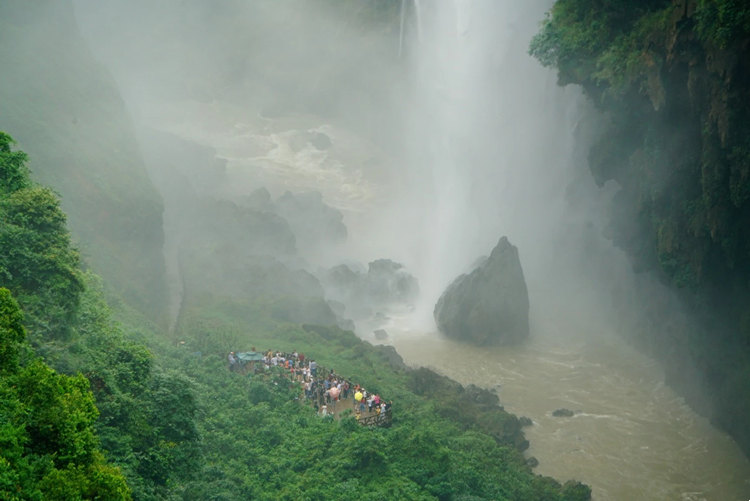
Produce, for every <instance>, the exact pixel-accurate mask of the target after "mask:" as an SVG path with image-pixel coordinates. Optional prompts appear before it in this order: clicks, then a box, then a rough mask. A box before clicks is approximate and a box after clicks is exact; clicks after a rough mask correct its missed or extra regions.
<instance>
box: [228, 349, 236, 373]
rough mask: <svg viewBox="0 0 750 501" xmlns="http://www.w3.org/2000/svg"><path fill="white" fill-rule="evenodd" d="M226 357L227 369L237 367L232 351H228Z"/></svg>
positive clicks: (232, 369) (231, 369)
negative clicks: (227, 361)
mask: <svg viewBox="0 0 750 501" xmlns="http://www.w3.org/2000/svg"><path fill="white" fill-rule="evenodd" d="M227 359H228V360H229V370H230V371H234V370H236V368H237V358H236V357H235V356H234V352H233V351H230V352H229V356H227Z"/></svg>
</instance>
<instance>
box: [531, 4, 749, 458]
mask: <svg viewBox="0 0 750 501" xmlns="http://www.w3.org/2000/svg"><path fill="white" fill-rule="evenodd" d="M749 43H750V8H748V6H747V5H746V2H741V1H738V0H720V1H717V0H701V1H698V2H697V3H691V2H687V3H686V2H678V1H669V0H641V1H638V2H625V1H607V2H599V1H593V0H558V1H557V2H556V3H555V4H554V6H553V7H552V9H551V10H550V12H549V13H548V15H547V18H546V20H545V21H544V22H543V24H542V26H541V30H540V32H539V33H538V34H537V35H536V36H535V37H534V39H533V41H532V42H531V46H530V53H531V54H532V55H534V56H535V57H537V58H538V59H539V61H540V62H541V63H542V64H544V65H546V66H554V67H556V68H557V70H558V75H559V83H560V84H563V85H564V84H569V83H573V84H578V85H581V87H582V88H583V90H584V92H585V93H586V94H587V95H588V96H589V97H591V99H592V101H593V102H594V103H595V104H596V105H597V106H598V107H599V108H600V109H601V110H602V111H603V112H604V114H605V117H606V121H607V124H606V127H604V128H603V131H602V133H601V135H600V137H599V138H598V140H597V141H596V143H595V144H594V145H593V147H592V148H591V151H590V153H589V165H590V168H591V171H592V173H593V175H594V178H595V179H596V181H597V182H598V183H599V184H604V183H605V182H607V181H610V180H614V181H616V182H617V184H618V185H619V187H620V190H619V193H618V194H617V196H616V197H615V199H614V202H613V205H612V210H611V218H610V221H611V228H610V231H609V234H611V235H612V238H613V240H614V242H615V243H616V244H617V245H618V246H620V247H622V248H623V249H624V250H625V251H627V252H628V254H629V256H630V258H631V260H632V262H633V264H634V267H635V269H636V270H638V271H651V272H655V273H656V274H657V275H659V276H660V278H661V279H662V281H663V282H665V283H666V284H668V285H669V286H670V287H672V289H673V290H675V291H676V292H677V294H678V295H679V296H680V297H681V299H682V301H683V303H684V305H685V306H686V309H687V310H689V311H690V312H691V315H692V318H693V322H694V325H693V326H690V327H689V328H681V329H677V331H676V332H675V329H674V328H673V327H672V328H670V326H669V325H667V324H665V323H659V322H658V321H655V322H652V323H653V325H651V326H649V327H647V328H643V329H642V330H641V331H640V332H637V333H635V336H636V337H637V340H638V341H639V343H640V344H641V345H642V346H644V347H647V348H648V349H650V350H653V351H654V352H655V353H657V354H658V355H660V356H661V357H662V358H663V359H665V361H666V364H667V377H668V379H669V380H670V381H671V383H672V384H673V385H674V386H676V387H677V388H679V389H680V390H681V391H683V392H684V393H685V394H686V395H687V397H688V399H689V400H690V401H691V402H693V403H694V404H695V405H697V406H698V407H700V408H701V410H703V411H705V412H710V413H711V417H712V419H713V420H714V422H716V423H717V424H719V425H721V426H723V427H724V428H725V429H727V430H728V431H729V432H730V433H732V434H733V435H734V437H735V438H736V439H737V440H738V442H739V443H740V445H741V447H742V448H743V449H744V450H745V452H746V453H750V435H748V433H747V426H746V424H745V423H747V421H748V419H750V385H748V384H747V379H746V378H745V377H744V376H746V375H747V374H748V371H747V368H748V367H750V330H749V329H748V323H747V321H746V313H745V312H746V311H747V310H748V306H749V305H750V227H749V226H748V224H747V223H748V220H750V219H749V218H750V126H749V125H748V124H749V123H750V101H748V100H747V95H748V90H750V62H749V61H750V60H748V59H747V57H746V53H747V47H748V44H749ZM643 308H644V309H645V310H650V309H653V308H654V307H653V305H648V304H644V305H643ZM654 314H655V315H659V312H656V311H655V312H654ZM685 367H689V368H691V370H687V371H686V370H685ZM692 368H696V370H697V371H698V373H699V377H698V378H697V380H691V376H692ZM740 375H743V376H742V377H740ZM706 398H707V399H708V403H707V404H708V405H704V404H702V403H701V401H702V400H703V401H704V402H705V399H706Z"/></svg>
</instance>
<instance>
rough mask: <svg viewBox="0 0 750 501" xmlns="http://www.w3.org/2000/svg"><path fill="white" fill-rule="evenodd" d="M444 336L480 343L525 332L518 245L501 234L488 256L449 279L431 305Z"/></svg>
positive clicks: (500, 340) (516, 338)
mask: <svg viewBox="0 0 750 501" xmlns="http://www.w3.org/2000/svg"><path fill="white" fill-rule="evenodd" d="M434 316H435V321H436V322H437V325H438V328H439V329H440V331H441V332H443V333H444V334H445V335H446V336H448V337H452V338H456V339H460V340H465V341H469V342H471V343H473V344H476V345H480V346H484V345H492V344H513V343H518V342H520V341H522V340H523V339H525V338H526V337H528V335H529V295H528V291H527V289H526V281H525V279H524V276H523V270H522V269H521V262H520V260H519V258H518V249H517V248H516V247H514V246H513V245H512V244H511V243H510V242H509V241H508V239H507V238H506V237H502V238H501V239H500V241H499V242H498V244H497V245H496V246H495V248H494V249H493V250H492V253H491V254H490V257H488V258H487V259H486V260H484V261H483V262H482V264H480V265H479V267H477V268H476V269H474V271H472V272H471V273H469V274H465V275H461V276H459V277H458V278H456V279H455V280H454V281H453V283H451V284H450V285H449V286H448V288H447V289H446V290H445V292H443V295H442V296H441V297H440V299H439V300H438V302H437V304H436V305H435V310H434Z"/></svg>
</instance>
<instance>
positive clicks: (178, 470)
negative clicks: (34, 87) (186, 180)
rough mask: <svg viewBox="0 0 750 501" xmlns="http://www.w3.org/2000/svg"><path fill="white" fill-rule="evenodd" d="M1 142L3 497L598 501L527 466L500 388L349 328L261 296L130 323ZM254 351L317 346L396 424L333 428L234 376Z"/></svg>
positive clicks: (291, 392) (54, 207) (291, 394)
mask: <svg viewBox="0 0 750 501" xmlns="http://www.w3.org/2000/svg"><path fill="white" fill-rule="evenodd" d="M0 138H2V140H3V143H2V145H0V152H2V153H0V154H1V155H2V156H0V167H1V169H0V170H1V171H2V172H3V173H4V175H3V179H2V180H0V182H2V183H3V184H2V185H3V186H6V187H8V188H7V189H6V190H5V192H3V193H2V194H0V208H2V210H3V213H2V222H3V225H2V226H0V242H2V252H1V253H0V255H2V256H7V257H5V258H4V261H2V266H3V267H2V275H1V276H2V280H3V284H7V287H8V288H9V289H10V290H8V288H2V289H0V355H2V358H0V417H2V419H0V497H3V499H66V500H67V499H108V500H109V499H129V498H130V496H131V493H132V497H133V498H134V499H139V500H140V499H144V500H148V499H214V500H229V499H321V500H323V499H326V500H327V499H352V497H355V496H356V497H357V498H361V499H383V498H386V497H388V498H394V499H445V500H448V499H466V500H468V499H477V500H478V499H493V500H498V499H499V500H502V499H517V500H532V499H540V500H541V499H544V500H569V501H574V500H586V499H589V498H590V490H589V488H588V487H586V486H584V485H582V484H579V483H577V482H568V483H567V484H565V485H564V486H561V485H560V484H559V483H557V482H556V481H555V480H553V479H550V478H546V477H541V476H537V475H534V474H533V473H532V471H531V469H530V468H529V467H528V466H527V465H526V463H525V461H524V458H523V456H522V454H521V452H520V449H522V448H524V447H525V446H526V442H525V441H524V439H523V435H522V434H521V431H520V424H519V422H518V419H517V418H515V416H512V415H509V414H507V413H506V412H504V411H503V410H502V408H500V407H499V406H498V405H497V397H496V396H494V395H493V394H491V393H489V392H487V391H483V390H479V389H477V388H473V387H470V388H467V389H465V388H463V387H461V386H460V385H458V384H456V383H454V382H452V381H450V380H448V379H447V378H444V377H440V376H438V375H437V374H434V373H432V372H430V371H427V370H419V371H409V370H406V369H405V368H404V367H403V364H401V363H400V360H398V357H397V356H394V354H393V353H392V352H389V351H388V350H385V349H383V348H376V347H373V346H371V345H369V344H367V343H363V342H362V341H360V340H359V339H358V338H357V337H356V336H354V334H352V333H351V332H346V331H342V330H340V329H337V328H334V327H321V326H313V325H298V324H292V323H283V322H282V321H281V320H279V319H278V318H276V319H275V318H274V308H273V304H267V303H264V302H263V300H262V299H259V300H257V302H255V303H250V302H240V303H238V302H233V301H232V300H230V299H228V298H221V297H216V296H208V295H207V296H205V297H204V298H195V299H194V300H193V302H194V304H195V305H196V306H194V307H193V308H191V309H190V310H189V311H184V312H183V314H182V315H181V318H180V321H179V325H178V330H177V332H176V333H175V335H174V338H173V340H172V341H168V340H167V339H166V338H165V337H164V336H163V334H160V333H159V332H158V330H157V329H155V328H154V327H153V326H152V325H151V324H149V323H147V322H146V321H144V320H143V318H142V317H140V316H138V315H137V314H134V313H133V312H132V310H128V309H127V308H122V309H121V311H120V312H119V314H120V315H121V316H122V318H123V319H124V320H125V324H117V323H116V322H114V321H113V314H112V312H111V311H110V309H109V307H108V306H107V305H106V303H105V302H104V300H103V293H102V283H101V280H100V279H99V278H98V277H96V276H95V275H93V274H92V273H90V272H89V273H83V272H81V271H80V269H79V268H78V266H77V264H78V261H77V259H78V258H77V254H76V252H75V250H74V249H72V248H71V247H70V241H69V236H68V233H67V230H66V228H65V217H64V214H63V213H62V211H61V210H60V208H59V202H58V201H57V198H56V197H55V195H54V194H53V193H52V192H50V191H49V190H47V189H45V188H41V187H39V186H37V185H35V184H34V183H33V182H32V181H31V180H30V178H29V177H28V172H27V170H26V168H25V163H24V162H25V156H24V155H23V154H22V153H20V152H12V151H11V144H12V140H11V138H10V137H9V136H7V135H5V134H3V135H0ZM14 235H24V239H23V242H28V248H26V247H21V250H23V252H16V251H15V250H16V249H15V248H14V247H11V244H15V245H20V243H21V240H13V237H14ZM11 291H12V292H13V294H17V295H18V297H19V301H18V303H16V301H15V300H14V299H13V297H12V295H11ZM201 299H204V300H205V301H201ZM245 301H247V300H245ZM198 305H200V306H198ZM26 308H28V310H29V311H30V312H31V313H30V314H29V316H28V318H24V316H23V314H22V313H21V309H26ZM277 317H278V316H277ZM25 329H28V330H29V332H30V334H31V335H30V339H31V341H32V343H31V344H29V343H27V342H26V341H25ZM177 340H180V341H182V342H177ZM144 343H148V344H149V346H150V349H149V348H147V347H146V346H145V344H144ZM250 344H254V345H258V346H262V347H264V348H274V349H282V350H290V351H291V350H293V349H297V350H301V351H304V352H305V353H306V354H307V355H308V357H313V358H315V359H316V360H318V361H319V362H320V364H321V365H322V366H325V367H333V368H335V369H336V371H337V372H339V373H341V374H344V375H346V376H348V377H350V378H351V379H352V380H356V381H359V382H361V383H362V384H364V385H366V386H367V387H368V388H370V389H371V390H373V391H378V392H381V393H382V394H384V395H388V397H389V398H392V399H393V401H394V418H393V426H392V427H391V428H389V429H381V428H374V429H370V428H367V427H364V426H360V425H358V424H357V423H356V421H355V420H354V418H353V417H351V416H348V417H344V418H343V419H341V420H338V421H334V420H332V419H330V418H329V419H322V418H319V417H318V416H317V415H316V414H315V413H314V411H313V409H312V408H310V407H309V406H307V405H303V404H302V403H300V401H299V396H300V389H299V388H298V387H296V386H292V385H290V384H289V382H288V380H287V379H286V378H285V377H284V376H283V375H282V374H277V375H276V376H272V377H267V378H263V377H260V376H256V377H249V376H245V375H241V374H239V373H235V372H230V371H229V370H228V369H227V366H226V361H225V355H226V352H227V351H228V350H229V349H230V348H231V349H239V348H240V347H246V346H248V345H250ZM153 353H158V354H159V355H158V356H155V355H154V354H153ZM41 357H43V359H42V358H41ZM50 366H51V367H54V368H55V369H57V370H58V371H60V372H63V373H67V374H71V375H62V374H58V373H57V372H55V370H53V369H52V368H50ZM73 374H74V375H73Z"/></svg>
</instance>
